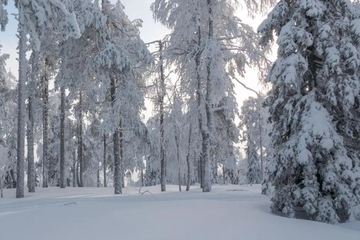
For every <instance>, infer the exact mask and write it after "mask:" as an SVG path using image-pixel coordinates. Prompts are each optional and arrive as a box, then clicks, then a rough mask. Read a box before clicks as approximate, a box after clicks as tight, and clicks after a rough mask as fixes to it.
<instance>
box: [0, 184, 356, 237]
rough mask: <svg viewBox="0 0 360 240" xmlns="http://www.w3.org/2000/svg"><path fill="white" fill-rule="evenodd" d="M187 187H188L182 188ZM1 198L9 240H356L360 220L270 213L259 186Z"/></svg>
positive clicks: (1, 225) (41, 192)
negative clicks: (335, 221)
mask: <svg viewBox="0 0 360 240" xmlns="http://www.w3.org/2000/svg"><path fill="white" fill-rule="evenodd" d="M184 189H185V188H184ZM36 190H37V192H36V193H35V194H29V193H27V194H26V196H25V198H24V199H14V196H15V191H14V190H11V189H6V190H4V198H3V199H0V239H4V240H25V239H26V240H92V239H94V240H95V239H96V240H99V239H104V240H105V239H123V240H153V239H154V240H192V239H194V240H195V239H196V240H230V239H231V240H233V239H244V240H263V239H264V240H265V239H266V240H288V239H292V240H304V239H305V240H312V239H314V240H338V239H343V240H355V239H356V240H358V239H359V236H360V222H352V223H346V224H339V225H329V224H323V223H317V222H312V221H306V220H297V219H289V218H284V217H280V216H276V215H273V214H271V212H270V209H269V206H270V201H269V199H268V198H267V197H266V196H263V195H261V194H260V186H234V185H226V186H213V191H212V192H211V193H202V192H201V191H200V188H199V187H198V186H193V187H192V189H191V191H190V192H178V186H167V192H166V193H161V192H160V186H155V187H148V188H142V189H141V192H144V191H146V190H148V191H149V192H151V194H150V193H149V192H146V193H144V194H143V195H140V194H139V192H138V190H137V189H135V188H134V187H129V188H125V189H123V193H124V194H123V195H120V196H119V195H117V196H115V195H113V194H112V193H113V188H110V187H109V188H66V189H59V188H48V189H42V188H38V189H36Z"/></svg>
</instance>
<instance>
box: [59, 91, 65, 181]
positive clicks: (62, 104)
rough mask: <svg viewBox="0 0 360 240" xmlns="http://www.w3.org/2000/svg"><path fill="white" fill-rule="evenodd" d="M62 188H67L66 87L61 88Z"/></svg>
mask: <svg viewBox="0 0 360 240" xmlns="http://www.w3.org/2000/svg"><path fill="white" fill-rule="evenodd" d="M60 94H61V105H60V188H65V187H66V183H65V87H63V86H62V87H61V88H60Z"/></svg>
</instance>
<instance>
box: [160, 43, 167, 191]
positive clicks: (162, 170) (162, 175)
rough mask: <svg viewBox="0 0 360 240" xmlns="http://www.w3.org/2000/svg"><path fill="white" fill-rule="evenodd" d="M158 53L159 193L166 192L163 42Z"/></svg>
mask: <svg viewBox="0 0 360 240" xmlns="http://www.w3.org/2000/svg"><path fill="white" fill-rule="evenodd" d="M159 52H160V59H159V60H160V94H159V95H160V96H159V111H160V112H159V115H160V183H161V191H162V192H165V191H166V163H165V149H164V98H165V76H164V66H163V42H162V41H159Z"/></svg>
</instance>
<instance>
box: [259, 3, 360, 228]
mask: <svg viewBox="0 0 360 240" xmlns="http://www.w3.org/2000/svg"><path fill="white" fill-rule="evenodd" d="M358 17H359V16H358V15H357V14H356V11H355V8H354V5H353V3H351V2H350V1H346V0H339V1H320V0H317V1H306V0H302V1H301V0H296V1H291V2H289V1H280V2H279V3H278V4H277V5H276V6H275V7H274V9H273V10H272V11H271V12H270V14H269V15H268V18H267V19H266V20H265V21H264V22H263V23H262V24H261V25H260V27H259V32H260V33H261V35H262V40H261V43H262V44H263V45H267V44H269V43H270V42H271V41H272V40H273V39H274V36H273V34H274V33H275V35H276V36H277V37H278V39H277V44H278V46H279V49H278V58H277V60H276V61H275V63H274V65H273V67H272V69H271V71H270V72H269V74H268V77H267V81H268V82H270V83H271V84H272V89H271V92H270V96H269V97H268V99H267V105H268V106H269V107H270V118H271V120H272V122H273V123H274V128H273V132H272V143H273V147H274V155H273V157H272V159H271V162H270V163H269V165H268V171H267V173H268V179H267V181H268V182H267V186H273V187H274V193H273V196H272V210H273V211H274V212H282V213H284V214H286V215H288V216H296V210H298V209H299V208H301V209H303V210H304V211H305V212H306V214H307V215H308V217H309V218H311V219H314V220H317V221H322V222H328V223H337V222H346V221H349V220H352V219H360V179H359V178H360V171H359V154H360V152H359V150H360V149H359V147H358V144H357V139H358V138H359V127H360V124H359V92H360V84H359V80H358V79H359V74H360V72H359V70H358V69H359V65H360V61H359V60H360V54H359V40H360V24H359V23H360V19H359V18H358Z"/></svg>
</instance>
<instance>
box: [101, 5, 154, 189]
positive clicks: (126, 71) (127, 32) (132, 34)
mask: <svg viewBox="0 0 360 240" xmlns="http://www.w3.org/2000/svg"><path fill="white" fill-rule="evenodd" d="M103 12H104V15H105V16H106V18H107V34H106V35H105V41H103V42H102V44H101V50H100V51H99V53H98V55H97V56H96V58H95V68H96V69H98V70H99V71H98V72H100V73H101V80H102V81H103V83H104V88H103V89H104V91H105V94H106V92H107V91H108V90H110V109H109V111H108V112H107V114H105V115H104V121H103V124H104V125H107V128H108V129H110V130H111V132H112V135H113V145H114V147H113V150H114V187H115V194H121V193H122V182H121V181H122V179H123V169H121V166H122V163H121V160H122V159H121V155H122V156H123V154H121V152H120V151H122V153H123V148H124V145H123V139H122V138H120V137H121V136H123V132H124V130H125V129H124V128H125V127H126V126H125V125H124V124H125V123H126V122H127V121H134V122H137V121H138V119H139V114H140V111H141V108H142V107H143V104H144V98H143V97H144V92H143V91H142V89H143V88H142V86H143V85H144V80H143V79H142V77H141V75H142V73H143V72H144V68H145V67H146V66H147V65H148V64H149V63H150V62H151V60H152V59H151V56H150V53H149V51H148V50H147V48H146V45H145V43H144V42H143V41H142V40H141V38H140V35H139V27H140V26H141V21H140V20H134V21H130V20H129V19H128V17H127V15H126V14H125V12H124V6H122V4H121V3H120V2H117V4H116V5H115V6H113V5H111V4H110V3H107V2H106V1H103ZM120 144H121V147H120Z"/></svg>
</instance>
